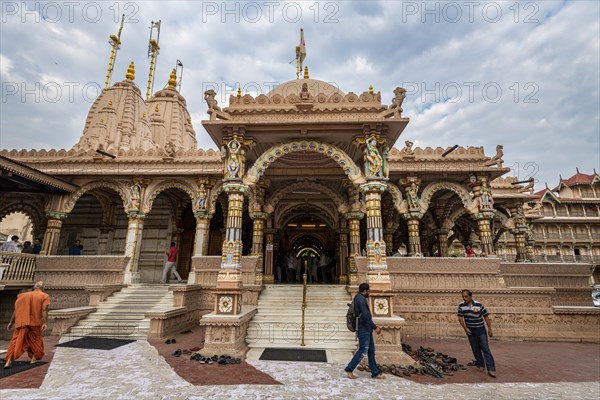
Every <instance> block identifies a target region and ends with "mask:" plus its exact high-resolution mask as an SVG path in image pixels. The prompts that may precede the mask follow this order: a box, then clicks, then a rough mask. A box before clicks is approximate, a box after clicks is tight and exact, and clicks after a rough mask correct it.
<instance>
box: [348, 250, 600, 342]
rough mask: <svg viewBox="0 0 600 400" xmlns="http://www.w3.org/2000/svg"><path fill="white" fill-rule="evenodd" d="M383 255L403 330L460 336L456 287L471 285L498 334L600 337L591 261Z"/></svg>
mask: <svg viewBox="0 0 600 400" xmlns="http://www.w3.org/2000/svg"><path fill="white" fill-rule="evenodd" d="M387 260H388V269H389V272H390V279H391V281H392V290H393V291H394V292H395V296H394V312H395V314H396V315H399V316H401V317H403V318H405V319H406V325H405V327H404V332H403V335H405V336H406V337H410V336H418V337H428V338H439V339H446V338H457V337H463V336H464V332H463V331H462V328H461V327H460V325H459V324H458V320H457V317H456V310H457V306H458V304H459V303H460V302H462V299H461V297H460V291H461V290H462V289H469V290H471V291H473V297H474V298H475V299H476V300H477V301H481V302H482V303H483V304H484V305H485V306H486V308H487V309H488V311H489V312H490V314H491V319H492V326H493V327H494V337H496V338H499V339H505V340H556V341H589V342H600V318H598V315H599V314H600V309H597V308H594V307H593V304H592V301H591V288H590V277H591V273H592V268H591V266H590V265H584V264H572V265H570V264H566V265H565V264H533V263H520V264H516V263H501V262H500V260H499V259H493V258H488V259H486V258H409V257H398V258H396V257H389V258H388V259H387ZM356 264H357V267H358V272H359V282H364V281H365V279H366V271H367V262H366V258H365V257H358V258H357V259H356ZM582 307H583V308H582Z"/></svg>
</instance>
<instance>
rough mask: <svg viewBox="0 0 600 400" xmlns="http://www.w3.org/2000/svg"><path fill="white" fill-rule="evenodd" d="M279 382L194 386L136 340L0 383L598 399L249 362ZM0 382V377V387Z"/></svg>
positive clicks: (65, 388) (313, 395) (290, 394)
mask: <svg viewBox="0 0 600 400" xmlns="http://www.w3.org/2000/svg"><path fill="white" fill-rule="evenodd" d="M249 363H251V364H252V365H253V366H254V367H256V368H258V369H259V370H261V371H264V372H265V373H267V374H269V375H271V376H273V377H274V378H275V379H277V380H278V381H279V382H281V383H283V385H226V386H194V385H192V384H190V383H188V382H187V381H185V380H183V379H182V378H180V377H179V376H178V375H177V374H175V372H174V371H173V370H172V369H171V367H170V366H169V365H168V364H167V363H166V361H165V360H164V359H163V358H162V357H161V356H160V355H159V354H158V352H157V351H156V349H155V348H154V347H152V346H151V345H149V344H148V343H147V342H145V341H138V342H134V343H131V344H128V345H126V346H122V347H119V348H117V349H114V350H111V351H103V350H82V349H74V348H68V347H57V348H56V354H55V356H54V359H53V361H52V364H51V366H50V368H49V370H48V373H47V375H46V379H45V380H44V383H43V384H42V386H41V387H40V388H39V389H6V390H1V389H0V399H2V400H13V399H14V400H23V399H48V400H51V399H56V400H64V399H103V400H104V399H153V400H154V399H209V398H211V399H212V398H214V399H231V398H234V399H264V398H268V399H302V398H306V399H354V398H356V399H365V398H368V399H486V400H489V399H511V400H515V399H594V400H596V399H598V398H600V382H586V383H564V382H563V383H547V384H540V383H535V384H534V383H512V384H506V383H492V384H476V385H474V384H447V385H423V384H419V383H415V382H412V381H409V380H406V379H402V378H398V377H395V376H388V379H386V380H373V379H370V378H369V375H368V374H367V373H365V372H357V374H358V376H359V379H357V380H354V381H351V380H349V379H347V378H345V376H344V373H343V367H342V366H340V365H339V364H333V363H327V364H326V363H290V362H274V361H257V360H254V361H252V360H251V361H249ZM1 385H2V382H1V381H0V388H1Z"/></svg>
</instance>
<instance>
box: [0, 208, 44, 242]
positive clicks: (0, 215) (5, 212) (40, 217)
mask: <svg viewBox="0 0 600 400" xmlns="http://www.w3.org/2000/svg"><path fill="white" fill-rule="evenodd" d="M16 212H21V213H23V214H25V215H27V216H28V217H29V219H30V220H31V224H32V225H33V226H32V229H31V231H32V232H33V234H34V237H35V235H39V233H40V231H41V229H42V226H44V225H45V223H44V222H45V220H46V216H45V215H44V213H43V211H42V210H40V209H39V208H38V207H36V206H35V205H34V204H30V203H10V204H7V205H5V206H4V207H2V208H0V221H2V220H3V219H4V217H7V216H9V215H10V214H12V213H16Z"/></svg>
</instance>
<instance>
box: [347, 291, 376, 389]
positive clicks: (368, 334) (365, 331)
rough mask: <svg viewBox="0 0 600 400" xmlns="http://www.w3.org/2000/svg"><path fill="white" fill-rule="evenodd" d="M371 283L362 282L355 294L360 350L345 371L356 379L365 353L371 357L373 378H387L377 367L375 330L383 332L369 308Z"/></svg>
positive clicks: (351, 377)
mask: <svg viewBox="0 0 600 400" xmlns="http://www.w3.org/2000/svg"><path fill="white" fill-rule="evenodd" d="M368 297H369V284H368V283H361V284H360V285H359V286H358V294H357V295H356V296H354V300H352V301H353V302H354V309H355V310H356V315H358V316H359V318H358V324H357V326H356V330H357V334H358V350H356V353H354V357H352V360H350V363H349V364H348V366H346V368H345V369H344V371H346V374H347V375H348V378H350V379H356V375H354V373H353V372H354V369H355V368H356V367H357V366H358V364H359V363H360V362H361V360H362V359H363V358H364V357H365V355H366V356H367V357H368V359H369V369H370V370H371V378H373V379H385V375H383V373H382V372H381V371H380V370H379V368H377V362H376V361H375V341H374V340H373V331H375V333H377V334H378V335H380V334H381V328H380V327H378V326H377V325H375V323H374V322H373V318H372V317H371V311H370V310H369V303H368V300H367V299H368Z"/></svg>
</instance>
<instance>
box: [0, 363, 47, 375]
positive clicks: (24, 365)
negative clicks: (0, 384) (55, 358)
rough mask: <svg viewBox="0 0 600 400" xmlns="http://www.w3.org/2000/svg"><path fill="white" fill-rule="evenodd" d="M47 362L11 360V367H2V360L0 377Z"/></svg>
mask: <svg viewBox="0 0 600 400" xmlns="http://www.w3.org/2000/svg"><path fill="white" fill-rule="evenodd" d="M45 364H48V363H47V362H43V361H40V362H36V363H33V364H32V363H30V362H29V361H13V363H12V367H10V368H3V367H4V360H2V365H0V379H2V378H6V377H7V376H11V375H14V374H18V373H19V372H23V371H27V370H29V369H31V368H35V367H39V366H40V365H45Z"/></svg>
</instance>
